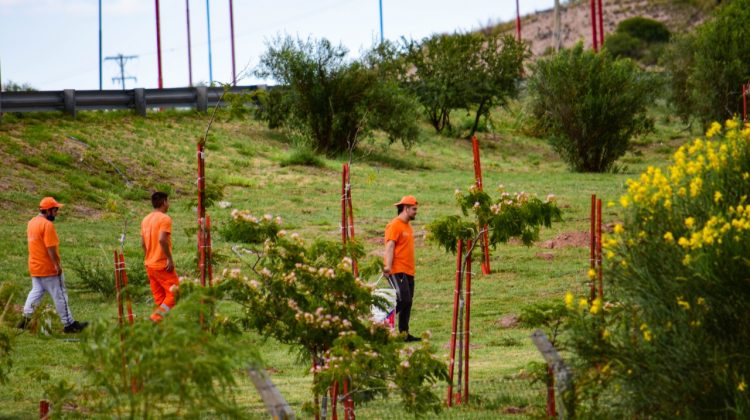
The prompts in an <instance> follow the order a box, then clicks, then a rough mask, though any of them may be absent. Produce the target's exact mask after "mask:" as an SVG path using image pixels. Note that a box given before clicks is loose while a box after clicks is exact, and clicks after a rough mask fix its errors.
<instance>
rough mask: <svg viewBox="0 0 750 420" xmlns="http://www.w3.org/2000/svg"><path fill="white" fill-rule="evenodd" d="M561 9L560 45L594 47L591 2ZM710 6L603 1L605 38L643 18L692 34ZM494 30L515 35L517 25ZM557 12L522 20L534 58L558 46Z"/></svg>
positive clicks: (646, 0) (675, 0) (641, 0)
mask: <svg viewBox="0 0 750 420" xmlns="http://www.w3.org/2000/svg"><path fill="white" fill-rule="evenodd" d="M561 3H565V4H561V5H560V27H561V31H560V32H561V44H562V46H563V47H564V48H565V47H570V46H572V45H575V43H577V42H578V41H581V40H582V41H583V43H584V45H585V46H587V47H588V46H591V44H592V42H591V11H590V8H589V1H588V0H586V1H572V2H563V1H561ZM711 8H712V6H711V5H708V6H701V5H700V2H690V1H679V0H672V1H669V0H603V11H604V13H603V14H602V20H603V23H604V29H605V37H606V34H608V33H612V32H614V30H615V28H616V27H617V24H618V23H619V22H621V21H622V20H625V19H627V18H631V17H634V16H643V17H647V18H650V19H654V20H658V21H660V22H663V23H664V24H665V25H667V27H668V28H669V29H670V30H671V31H672V32H675V33H680V32H685V31H689V30H691V29H692V28H694V27H695V26H697V25H698V24H700V23H701V22H703V21H704V20H705V19H706V17H707V16H708V14H709V11H710V9H711ZM493 29H494V30H499V31H502V32H508V33H515V22H514V21H511V22H507V23H502V24H500V25H497V26H496V27H495V28H493ZM554 29H555V12H554V9H549V10H544V11H540V12H536V13H534V14H531V15H526V16H524V17H523V18H522V23H521V37H522V38H523V39H524V40H526V41H528V42H529V44H530V45H531V51H532V53H533V54H534V55H542V54H544V53H545V52H546V51H549V50H550V49H553V48H554V46H555V36H554Z"/></svg>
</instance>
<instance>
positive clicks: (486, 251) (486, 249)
mask: <svg viewBox="0 0 750 420" xmlns="http://www.w3.org/2000/svg"><path fill="white" fill-rule="evenodd" d="M471 148H472V152H473V154H474V180H475V182H476V185H477V188H479V191H483V190H484V181H483V180H482V163H481V160H480V158H479V140H478V139H477V136H472V137H471ZM489 243H490V241H489V233H488V229H487V226H486V225H485V226H484V233H483V234H482V254H483V260H482V274H484V275H487V274H490V273H492V270H491V269H490V245H489Z"/></svg>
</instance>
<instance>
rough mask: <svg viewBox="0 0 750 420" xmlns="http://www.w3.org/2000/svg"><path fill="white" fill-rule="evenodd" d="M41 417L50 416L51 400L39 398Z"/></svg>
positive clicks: (43, 418) (46, 417) (42, 418)
mask: <svg viewBox="0 0 750 420" xmlns="http://www.w3.org/2000/svg"><path fill="white" fill-rule="evenodd" d="M39 418H40V419H41V420H47V419H48V418H49V401H47V400H39Z"/></svg>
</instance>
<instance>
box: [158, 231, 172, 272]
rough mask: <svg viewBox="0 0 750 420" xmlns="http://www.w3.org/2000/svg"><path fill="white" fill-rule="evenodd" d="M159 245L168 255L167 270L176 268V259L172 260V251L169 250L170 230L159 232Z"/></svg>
mask: <svg viewBox="0 0 750 420" xmlns="http://www.w3.org/2000/svg"><path fill="white" fill-rule="evenodd" d="M159 246H161V250H162V252H163V253H164V255H166V256H167V267H166V268H167V271H172V270H174V261H173V260H172V253H171V252H170V251H169V232H164V231H162V232H159Z"/></svg>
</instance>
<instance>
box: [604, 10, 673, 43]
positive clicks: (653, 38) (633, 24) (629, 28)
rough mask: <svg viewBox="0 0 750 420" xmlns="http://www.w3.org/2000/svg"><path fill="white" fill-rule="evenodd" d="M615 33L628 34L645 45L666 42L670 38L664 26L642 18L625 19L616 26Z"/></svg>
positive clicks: (655, 21) (656, 21)
mask: <svg viewBox="0 0 750 420" xmlns="http://www.w3.org/2000/svg"><path fill="white" fill-rule="evenodd" d="M615 32H616V33H621V34H628V35H630V36H632V37H633V38H635V39H639V40H641V41H643V42H646V43H649V44H650V43H659V42H668V41H669V37H670V36H671V34H670V32H669V29H667V27H666V25H664V24H663V23H661V22H659V21H658V20H653V19H649V18H645V17H643V16H635V17H632V18H628V19H625V20H623V21H621V22H620V23H618V24H617V29H615Z"/></svg>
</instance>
